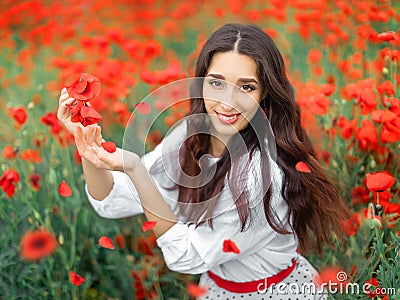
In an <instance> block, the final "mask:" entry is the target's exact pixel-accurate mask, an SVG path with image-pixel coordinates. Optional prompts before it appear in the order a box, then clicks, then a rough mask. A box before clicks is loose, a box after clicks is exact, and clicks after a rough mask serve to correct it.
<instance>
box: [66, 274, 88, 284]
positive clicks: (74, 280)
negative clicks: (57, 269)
mask: <svg viewBox="0 0 400 300" xmlns="http://www.w3.org/2000/svg"><path fill="white" fill-rule="evenodd" d="M69 280H70V281H71V283H72V284H73V285H76V286H80V285H81V284H82V283H84V282H85V281H86V279H85V278H83V277H82V276H79V275H78V274H76V273H75V272H74V271H69Z"/></svg>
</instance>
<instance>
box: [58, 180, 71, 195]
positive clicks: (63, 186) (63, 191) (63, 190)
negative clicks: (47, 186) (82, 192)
mask: <svg viewBox="0 0 400 300" xmlns="http://www.w3.org/2000/svg"><path fill="white" fill-rule="evenodd" d="M58 193H59V194H60V196H63V197H70V196H72V190H71V188H70V187H69V185H68V184H67V183H66V182H65V180H63V181H62V182H61V183H60V185H59V186H58Z"/></svg>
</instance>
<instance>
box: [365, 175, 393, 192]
mask: <svg viewBox="0 0 400 300" xmlns="http://www.w3.org/2000/svg"><path fill="white" fill-rule="evenodd" d="M366 178H367V180H366V183H365V184H366V186H367V188H368V189H369V190H370V191H373V192H383V191H386V190H387V189H390V188H391V187H392V185H393V184H394V183H395V181H396V179H395V178H394V177H393V176H392V175H390V174H388V173H386V172H376V173H373V174H367V175H366Z"/></svg>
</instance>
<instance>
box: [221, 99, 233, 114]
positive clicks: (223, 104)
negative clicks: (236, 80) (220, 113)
mask: <svg viewBox="0 0 400 300" xmlns="http://www.w3.org/2000/svg"><path fill="white" fill-rule="evenodd" d="M227 101H228V99H224V100H221V102H220V106H221V108H222V109H223V110H224V111H226V112H231V111H233V110H235V107H234V106H233V103H232V102H231V101H229V102H227Z"/></svg>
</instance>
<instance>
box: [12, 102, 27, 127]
mask: <svg viewBox="0 0 400 300" xmlns="http://www.w3.org/2000/svg"><path fill="white" fill-rule="evenodd" d="M9 113H10V115H11V117H12V118H13V119H14V120H15V121H16V122H17V123H18V125H21V126H22V125H24V124H25V122H26V119H27V118H28V115H27V114H26V110H25V108H24V107H22V106H21V107H16V108H10V109H9Z"/></svg>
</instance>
